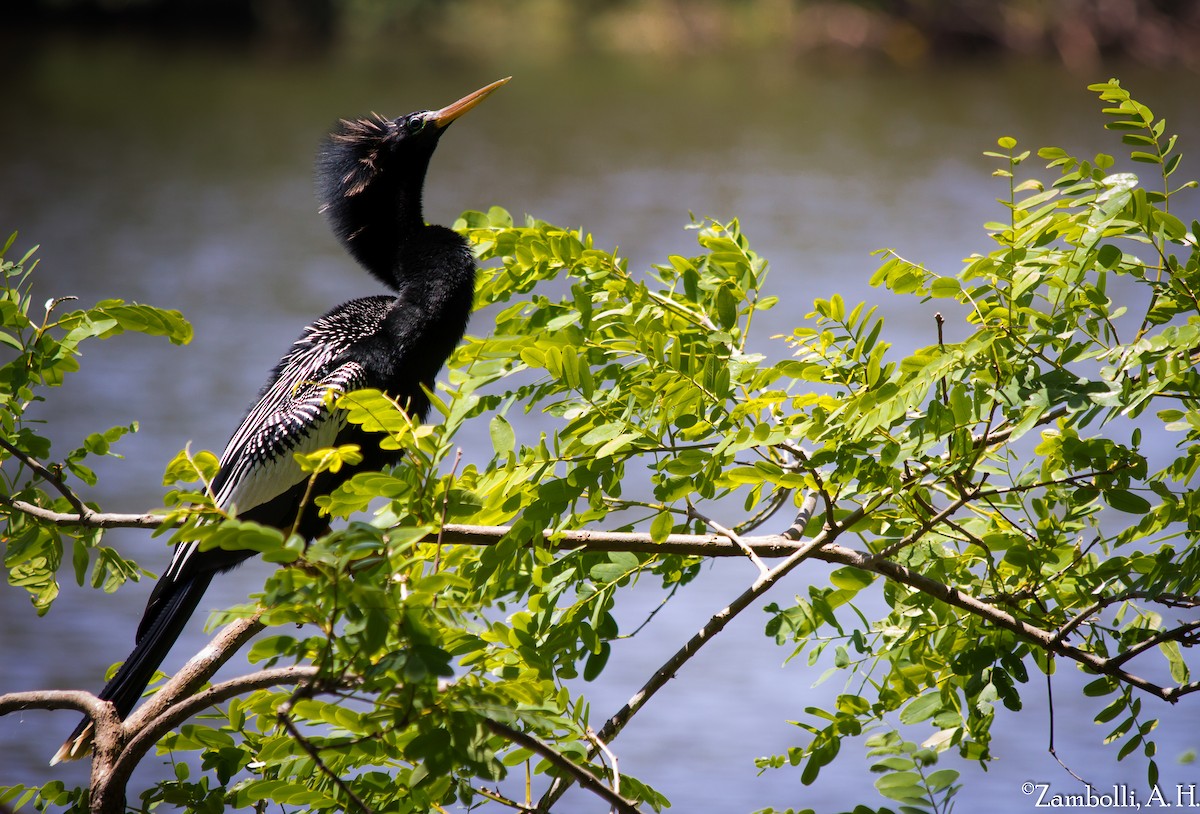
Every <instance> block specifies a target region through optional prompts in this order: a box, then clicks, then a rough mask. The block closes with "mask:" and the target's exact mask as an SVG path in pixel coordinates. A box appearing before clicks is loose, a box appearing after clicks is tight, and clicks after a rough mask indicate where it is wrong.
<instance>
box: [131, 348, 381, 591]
mask: <svg viewBox="0 0 1200 814" xmlns="http://www.w3.org/2000/svg"><path fill="white" fill-rule="evenodd" d="M299 367H303V366H289V367H285V369H284V371H283V372H282V373H281V375H280V376H279V378H277V379H276V380H275V381H274V382H273V383H272V384H271V386H270V387H269V388H267V390H266V392H264V393H263V395H262V397H261V398H260V399H259V400H258V403H257V404H255V405H254V407H253V408H252V409H251V410H250V412H249V413H247V414H246V417H245V419H243V420H242V423H241V425H240V426H239V427H238V429H237V431H236V432H235V433H234V434H233V437H232V438H230V439H229V444H228V445H227V446H226V447H225V452H224V454H222V455H221V468H220V470H219V471H218V473H217V477H216V478H215V479H214V481H213V494H214V500H215V502H216V504H217V506H219V507H220V508H222V509H225V510H228V511H240V512H245V511H247V510H249V509H252V508H254V507H255V506H261V505H262V504H264V503H267V502H269V501H271V500H272V499H274V498H276V497H279V496H280V495H282V494H283V493H285V492H287V491H288V490H289V489H291V488H292V487H294V486H296V485H297V484H298V483H301V482H303V481H304V480H305V478H307V477H308V473H306V472H304V471H303V470H302V469H301V468H300V465H299V464H298V463H296V459H295V453H297V452H315V451H316V450H318V449H322V448H324V447H328V446H332V445H333V444H335V443H336V442H337V437H338V434H339V433H340V432H341V431H342V429H343V428H345V426H346V419H345V413H344V412H342V411H337V412H332V413H331V411H330V410H329V408H328V407H327V406H326V398H325V397H326V394H327V393H329V392H330V391H334V392H337V393H348V392H350V391H351V390H356V389H358V388H360V387H362V386H363V385H364V384H365V371H364V370H363V368H362V366H361V365H359V364H358V363H356V362H346V363H344V364H342V365H340V366H338V367H335V368H334V369H333V370H332V371H330V372H328V373H326V374H325V375H324V376H323V377H322V378H321V379H320V380H318V381H311V380H310V381H306V380H304V378H303V373H302V372H296V368H299ZM198 549H199V543H197V542H194V541H189V542H185V543H182V544H180V545H179V546H178V547H176V549H175V553H174V555H173V556H172V557H171V563H170V565H168V566H167V570H166V571H164V572H163V574H162V576H161V577H160V578H159V581H158V584H157V585H155V593H156V594H157V593H158V592H159V589H160V588H162V587H163V586H167V585H170V584H172V583H174V582H176V581H177V580H179V579H181V578H182V577H183V576H184V575H185V573H186V572H187V571H188V570H189V566H190V565H191V564H192V560H193V555H194V554H195V553H196V552H197V550H198ZM226 567H228V566H226ZM153 600H154V595H153V594H152V595H151V602H153Z"/></svg>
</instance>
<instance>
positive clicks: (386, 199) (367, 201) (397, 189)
mask: <svg viewBox="0 0 1200 814" xmlns="http://www.w3.org/2000/svg"><path fill="white" fill-rule="evenodd" d="M423 115H424V114H423V113H413V114H410V115H408V116H404V117H402V118H400V119H396V120H389V119H385V118H383V117H381V116H377V115H376V116H372V117H370V118H365V119H359V120H355V121H346V120H343V121H340V122H338V124H337V126H336V127H335V128H334V130H333V132H332V133H330V134H329V136H328V137H327V138H326V139H325V141H324V142H323V143H322V145H321V148H320V151H319V152H318V154H317V164H316V186H317V198H318V200H319V201H320V204H321V211H322V212H323V213H324V215H325V217H326V218H328V220H329V224H330V226H331V228H332V229H333V232H334V234H335V235H336V236H337V238H338V240H340V241H341V243H342V245H343V246H345V247H346V250H347V251H349V252H350V254H351V255H352V256H353V257H354V258H355V259H356V260H357V261H358V262H359V263H360V264H362V266H363V267H364V268H365V269H366V270H367V271H369V272H370V273H371V274H372V275H374V276H375V277H376V278H378V279H379V280H380V281H381V282H382V283H383V284H384V285H386V286H388V287H389V288H391V289H393V290H395V289H397V288H398V287H399V285H400V280H399V279H398V273H399V272H400V269H399V267H398V264H399V261H400V254H401V252H402V251H403V249H404V247H405V246H406V245H407V244H409V243H410V242H412V241H413V240H419V238H420V236H421V233H422V232H423V231H424V229H425V222H424V219H423V217H422V211H421V194H422V190H423V188H424V185H425V173H426V171H427V170H428V169H429V160H430V158H432V157H433V151H434V149H435V148H436V147H437V142H438V137H439V135H440V134H441V129H440V128H438V127H435V126H428V127H424V126H422V127H420V128H418V127H417V126H416V125H415V124H414V122H415V123H420V124H423V120H422V116H423Z"/></svg>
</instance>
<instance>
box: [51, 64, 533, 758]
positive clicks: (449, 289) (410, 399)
mask: <svg viewBox="0 0 1200 814" xmlns="http://www.w3.org/2000/svg"><path fill="white" fill-rule="evenodd" d="M509 79H511V77H509V78H506V79H501V80H499V81H498V82H493V83H492V84H490V85H488V86H487V87H484V88H480V89H479V90H477V91H475V92H474V93H472V94H469V95H468V96H465V97H463V98H462V99H459V100H458V101H457V102H454V103H453V104H451V105H448V106H446V107H444V108H442V109H441V110H432V111H429V110H422V111H417V112H415V113H410V114H408V115H407V116H401V117H400V118H398V119H385V118H383V117H381V116H378V115H373V116H372V117H370V118H365V119H360V120H357V121H345V120H343V121H341V122H339V123H338V125H337V126H336V127H335V129H334V131H333V132H332V133H331V134H330V135H329V136H328V138H326V139H325V141H324V143H323V144H322V146H321V149H320V151H319V152H318V155H317V162H316V187H317V197H318V198H319V199H320V203H321V211H322V212H324V214H325V215H326V217H327V218H328V219H329V223H330V226H331V227H332V228H333V231H334V233H335V234H336V235H337V237H338V239H339V240H340V241H341V243H342V245H343V246H345V248H346V249H347V250H348V251H349V252H350V254H351V255H353V256H354V258H355V259H356V260H357V261H358V262H359V263H360V264H362V266H363V267H365V268H366V270H367V271H369V272H370V273H371V274H372V275H374V276H375V277H376V278H377V279H379V280H380V281H381V282H382V283H383V284H384V285H386V286H387V287H388V288H390V289H391V290H392V291H393V292H394V295H380V296H375V297H364V298H362V299H357V300H351V301H350V302H347V303H345V304H343V305H339V306H338V307H337V308H334V309H333V310H332V311H330V312H329V313H327V314H325V315H324V316H323V317H321V318H320V319H318V320H316V321H315V322H313V323H312V324H311V325H309V326H308V327H306V328H305V329H304V333H303V334H302V335H301V336H300V338H299V339H297V340H296V342H295V344H293V345H292V348H291V350H290V351H289V352H288V353H287V355H286V356H284V357H283V359H282V360H280V362H279V364H278V365H277V366H276V367H275V370H274V371H273V372H272V373H271V376H270V378H269V379H268V380H267V384H266V386H265V387H264V388H263V390H262V393H261V394H260V395H259V398H258V401H257V402H256V403H255V404H254V406H253V407H251V408H250V410H249V412H248V413H247V414H246V417H245V418H244V419H243V420H242V423H241V426H239V427H238V428H237V431H236V432H234V434H233V437H232V438H231V439H230V440H229V444H228V445H227V446H226V448H225V452H224V454H223V455H222V456H221V463H220V469H219V470H218V472H217V475H216V477H215V478H214V479H213V482H212V492H213V496H214V499H215V502H216V505H217V506H218V507H220V508H222V509H225V510H228V511H236V513H237V515H238V517H240V518H242V519H245V520H253V521H255V522H258V523H262V524H264V525H268V526H274V527H276V528H280V529H283V530H285V531H287V530H291V529H294V530H295V531H296V533H298V534H300V535H302V536H303V537H304V538H305V539H313V538H314V537H316V536H318V535H319V534H320V533H322V532H323V531H324V530H325V529H326V528H327V527H328V521H327V519H326V518H324V517H321V516H320V515H319V514H318V511H317V508H316V506H315V504H314V501H313V497H315V496H316V495H322V494H328V493H329V492H330V491H332V490H333V489H334V488H335V487H336V486H337V485H338V484H339V483H341V482H342V481H344V480H345V479H346V478H348V477H350V475H352V474H353V473H354V472H355V471H362V470H373V469H379V468H381V467H383V466H385V465H388V464H391V463H395V462H396V461H397V460H398V458H399V453H398V452H395V451H389V450H382V449H380V447H379V444H378V441H377V440H376V437H374V436H372V435H370V434H368V433H365V432H363V431H362V430H361V428H359V427H358V426H357V425H351V424H348V423H347V422H346V420H345V418H344V414H343V413H341V412H340V411H336V412H331V411H330V410H329V409H328V408H327V407H326V394H327V393H328V392H329V391H330V390H334V391H337V392H348V391H351V390H357V389H362V388H376V389H379V390H382V391H384V392H385V393H387V394H388V395H390V396H391V397H392V398H393V399H395V400H396V401H397V402H398V403H400V404H402V405H404V406H405V407H406V409H407V411H408V414H409V415H410V416H411V417H412V418H413V419H414V420H417V421H421V420H423V419H424V418H425V414H426V412H427V411H428V410H429V398H428V396H427V395H426V394H425V389H426V388H432V387H433V380H434V377H435V376H436V375H437V373H438V371H439V370H441V367H442V365H443V364H444V363H445V361H446V359H447V357H448V356H449V355H450V353H451V352H452V351H453V350H454V347H455V346H456V345H457V344H458V342H459V341H460V340H461V339H462V336H463V333H464V331H465V330H466V327H467V320H468V318H469V317H470V314H471V308H472V304H473V299H474V294H475V260H474V257H473V256H472V254H471V250H470V248H469V247H468V245H467V242H466V241H465V240H464V239H463V238H462V237H461V236H459V235H458V234H457V233H455V232H453V231H451V230H450V229H447V228H446V227H444V226H436V225H428V224H426V223H425V221H424V219H423V217H422V214H421V192H422V188H423V186H424V183H425V173H426V170H427V169H428V167H429V160H430V158H432V156H433V151H434V148H435V147H437V143H438V139H439V138H440V137H441V134H442V133H443V132H444V131H445V129H446V127H447V126H448V125H449V124H450V123H451V122H452V121H454V120H455V119H457V118H458V117H459V116H461V115H463V114H464V113H466V112H467V111H468V110H470V109H471V108H473V107H475V106H476V105H477V104H479V103H480V102H481V101H483V100H484V98H486V97H487V96H488V94H490V93H491V92H492V91H494V90H496V89H497V88H498V87H500V86H501V85H503V84H504V83H506V82H508V80H509ZM340 444H358V445H359V446H360V447H361V449H362V452H363V460H362V462H361V463H360V464H358V465H356V466H354V467H343V468H342V469H341V471H339V472H338V473H337V474H332V473H323V474H321V475H319V476H317V479H316V482H315V483H314V484H313V486H312V489H311V490H310V489H309V484H308V478H309V476H308V475H307V474H306V473H304V472H303V471H301V469H300V466H299V465H298V464H297V463H296V461H295V458H294V454H295V453H297V452H312V451H315V450H318V449H321V448H323V447H329V446H334V445H340ZM306 492H307V493H308V499H307V500H306V499H305V494H306ZM302 504H303V505H302ZM252 554H253V552H251V551H225V550H220V549H213V550H210V551H200V550H199V546H198V544H197V543H195V542H187V543H182V544H180V545H179V546H178V547H177V548H176V549H175V553H174V555H173V557H172V558H171V563H170V565H169V566H168V567H167V570H166V571H165V572H164V573H163V575H162V576H161V577H160V578H159V580H158V583H157V584H156V585H155V586H154V590H153V592H152V593H151V594H150V599H149V601H148V603H147V605H146V611H145V614H144V615H143V617H142V621H141V624H140V625H139V626H138V631H137V637H136V646H135V647H134V649H133V652H132V653H130V654H129V657H128V658H127V659H126V660H125V662H124V664H123V665H122V666H121V667H120V669H119V670H118V671H117V673H116V674H115V675H114V676H113V678H112V680H111V681H109V682H108V684H107V685H106V686H105V687H104V689H103V690H101V692H100V698H101V699H103V700H107V701H111V702H112V703H113V704H114V705H115V707H116V709H117V712H118V714H119V715H120V716H121V717H122V718H125V717H126V716H127V715H128V714H129V713H130V711H132V709H133V707H134V705H135V704H136V703H137V701H138V699H139V698H140V697H141V695H142V693H143V692H144V691H145V689H146V686H147V685H148V684H149V682H150V678H151V677H152V676H153V675H154V672H155V671H156V670H157V669H158V667H159V665H160V664H161V663H162V661H163V659H164V658H165V657H166V655H167V651H168V650H170V648H171V646H172V645H173V644H174V643H175V640H176V639H177V638H179V634H180V632H181V631H182V630H183V627H184V625H185V624H186V622H187V620H188V619H189V618H190V617H191V615H192V613H193V612H195V610H196V606H197V604H198V603H199V602H200V598H201V596H203V594H204V591H205V589H206V588H207V587H208V584H209V582H210V581H211V580H212V578H213V576H214V575H215V574H217V573H220V572H222V571H226V570H228V569H230V568H232V567H233V566H235V565H237V564H238V563H241V562H242V561H243V560H245V559H247V558H248V557H250V556H251V555H252ZM91 742H92V724H91V722H90V720H88V719H86V718H85V719H84V720H83V721H82V722H80V724H79V726H78V727H77V728H76V730H75V731H74V732H73V733H72V734H71V736H70V737H69V738H68V739H67V741H66V743H64V744H63V746H62V748H60V749H59V750H58V753H57V754H56V755H55V756H54V758H53V760H52V761H51V763H57V762H58V761H60V760H66V759H73V758H77V757H81V756H82V755H84V754H86V753H87V752H88V750H89V749H90V747H91Z"/></svg>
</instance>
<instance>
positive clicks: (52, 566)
mask: <svg viewBox="0 0 1200 814" xmlns="http://www.w3.org/2000/svg"><path fill="white" fill-rule="evenodd" d="M16 238H17V236H16V234H15V233H14V234H13V235H11V236H10V237H9V238H8V240H7V241H6V242H5V243H4V245H3V248H0V345H3V346H4V349H3V350H2V351H0V354H2V355H0V360H3V365H2V366H0V439H2V440H0V504H3V505H4V506H6V507H7V506H11V505H12V503H13V502H14V501H20V502H22V503H26V504H29V505H32V506H35V507H40V508H43V509H47V510H50V511H57V512H66V513H80V512H81V511H86V510H88V509H95V507H94V506H86V507H85V506H84V505H83V504H82V503H81V502H76V501H75V500H73V499H72V498H71V497H70V496H69V495H68V491H69V490H73V489H75V488H76V487H78V486H79V485H84V486H93V485H95V483H96V474H95V472H94V471H93V470H92V469H91V468H90V466H89V465H88V459H89V458H94V457H98V456H106V455H115V453H114V452H113V451H112V447H113V445H114V444H115V443H116V442H117V441H119V440H120V439H121V437H122V436H124V435H125V434H126V433H129V432H133V431H136V430H137V424H136V423H131V424H129V425H127V426H119V427H112V428H111V429H107V430H102V431H98V432H93V433H90V434H88V435H87V436H86V437H85V438H83V439H80V440H79V441H78V442H77V443H78V446H77V447H75V448H73V449H71V450H69V451H67V452H66V454H64V455H61V456H60V457H59V458H58V462H57V463H53V464H48V465H45V466H39V465H38V462H44V461H50V460H53V452H52V450H51V444H50V440H49V439H48V438H47V437H46V436H45V434H44V432H43V431H42V429H41V427H40V426H39V424H38V422H36V421H30V420H29V418H28V417H27V413H28V412H29V410H30V409H31V408H32V407H33V406H34V405H35V404H36V403H37V402H40V401H43V400H44V399H45V398H46V395H45V392H46V390H47V388H52V387H57V386H59V385H61V384H62V383H63V380H64V378H65V377H66V376H67V375H68V374H70V373H73V372H75V371H76V370H78V369H79V359H78V357H79V354H80V346H81V345H82V344H83V343H84V342H88V341H90V340H93V339H107V338H110V337H113V336H116V335H118V334H121V333H124V332H126V331H130V332H134V333H142V334H148V335H150V336H164V337H166V338H168V339H170V340H171V341H172V342H173V343H175V344H177V345H178V344H184V343H186V342H188V341H190V339H191V336H192V329H191V326H190V325H189V324H188V323H187V322H186V321H185V320H184V318H183V316H182V315H180V313H179V312H178V311H166V310H162V309H159V308H154V307H152V306H148V305H138V304H135V303H126V302H123V301H121V300H115V299H112V300H103V301H101V302H98V303H96V305H94V306H92V307H91V308H79V309H74V308H71V304H72V301H73V300H74V297H62V298H58V299H51V300H48V301H46V302H45V303H44V304H40V305H39V304H35V303H34V302H33V296H32V293H31V289H32V281H31V279H30V278H31V275H32V274H33V271H34V268H35V267H36V266H37V260H36V259H35V258H34V253H35V251H36V247H35V248H34V249H30V250H29V251H28V252H26V253H25V254H24V255H22V256H21V257H19V258H17V259H12V258H11V257H10V253H11V251H12V248H13V245H14V244H15V242H16ZM5 514H6V519H7V521H8V522H7V528H6V530H5V534H4V544H5V545H4V564H5V567H6V568H7V571H8V581H9V584H10V585H13V586H15V587H20V588H23V589H24V590H26V591H28V593H29V594H30V598H31V599H32V600H33V603H34V606H35V607H36V608H37V610H38V613H39V614H41V613H45V612H46V610H48V609H49V607H50V603H51V602H53V601H54V598H55V597H56V596H57V595H58V583H57V573H58V570H59V568H60V567H62V566H63V565H65V564H66V561H69V562H70V564H71V568H72V570H73V571H74V578H75V579H76V581H78V582H79V584H81V585H82V584H84V582H85V580H88V579H89V577H88V570H89V568H90V569H91V577H90V583H91V585H92V586H93V587H96V588H103V589H104V590H106V591H114V590H116V589H117V588H118V587H120V585H121V584H123V583H124V582H125V581H126V580H128V579H131V578H134V579H136V578H137V577H138V576H139V573H140V572H139V570H138V568H137V566H136V565H135V564H134V563H133V561H132V560H129V559H127V558H125V557H122V556H121V554H120V553H118V552H117V551H115V550H114V549H112V548H110V547H108V546H105V545H102V544H101V542H100V537H101V533H100V530H99V529H82V530H75V531H65V530H61V529H59V528H58V527H56V526H55V525H53V524H49V523H44V522H38V521H37V520H36V519H34V518H32V517H30V516H29V515H27V514H24V513H22V512H19V511H16V512H9V511H7V510H5Z"/></svg>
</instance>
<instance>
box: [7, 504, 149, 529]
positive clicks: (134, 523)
mask: <svg viewBox="0 0 1200 814" xmlns="http://www.w3.org/2000/svg"><path fill="white" fill-rule="evenodd" d="M0 503H2V504H4V505H6V506H11V507H12V508H14V509H16V510H17V511H19V512H21V513H22V514H27V515H29V516H30V517H36V518H37V519H38V520H45V521H46V522H48V523H53V524H54V525H56V526H82V527H84V528H94V529H117V528H122V529H156V528H158V527H159V526H161V525H162V524H163V523H164V522H166V518H165V517H164V516H162V515H158V514H150V513H149V512H147V513H146V514H110V513H106V512H94V511H91V510H90V509H89V510H88V511H87V513H86V514H79V513H78V512H56V511H53V510H52V509H45V508H42V507H41V506H35V505H34V504H32V503H28V502H26V501H24V500H12V499H10V498H7V497H0Z"/></svg>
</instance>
